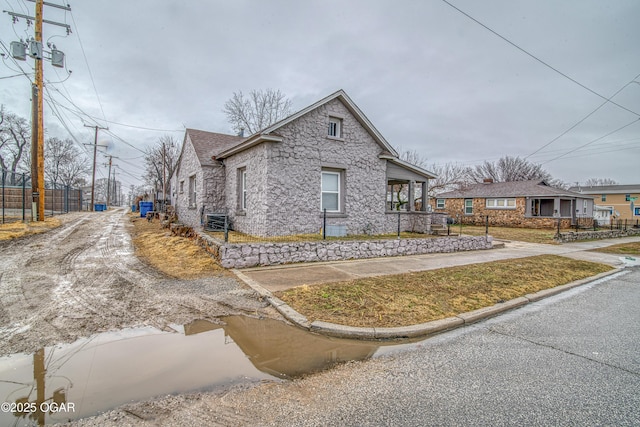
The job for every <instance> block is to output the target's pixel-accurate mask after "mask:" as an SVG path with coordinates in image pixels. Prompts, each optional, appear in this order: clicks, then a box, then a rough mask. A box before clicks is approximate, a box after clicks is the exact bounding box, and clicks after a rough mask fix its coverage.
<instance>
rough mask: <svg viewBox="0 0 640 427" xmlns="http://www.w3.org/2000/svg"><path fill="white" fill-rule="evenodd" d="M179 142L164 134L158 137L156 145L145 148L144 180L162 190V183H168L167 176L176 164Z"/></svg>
mask: <svg viewBox="0 0 640 427" xmlns="http://www.w3.org/2000/svg"><path fill="white" fill-rule="evenodd" d="M178 156H180V144H178V141H176V140H175V138H174V137H172V136H171V135H164V136H162V137H160V138H159V139H158V141H157V142H156V145H154V146H153V147H151V148H148V149H147V150H146V154H145V156H144V160H145V163H146V170H145V175H144V179H145V182H146V183H147V184H148V185H150V186H152V187H153V188H155V189H156V191H159V190H162V183H163V182H165V183H166V185H168V183H169V178H171V175H173V171H174V170H175V168H176V165H177V164H178Z"/></svg>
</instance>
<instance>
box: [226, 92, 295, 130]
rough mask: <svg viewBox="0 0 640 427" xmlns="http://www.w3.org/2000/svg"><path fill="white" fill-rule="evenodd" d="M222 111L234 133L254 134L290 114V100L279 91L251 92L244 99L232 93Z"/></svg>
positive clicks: (239, 94) (241, 94) (242, 96)
mask: <svg viewBox="0 0 640 427" xmlns="http://www.w3.org/2000/svg"><path fill="white" fill-rule="evenodd" d="M222 111H223V112H224V113H225V114H226V115H227V119H228V120H229V123H231V126H232V128H233V130H234V131H235V132H238V133H240V134H241V133H242V132H243V131H247V132H248V133H249V134H254V133H256V132H258V131H259V130H262V129H264V128H266V127H269V126H271V125H272V124H274V123H276V122H277V121H279V120H282V119H284V118H285V117H287V116H289V115H290V114H291V100H289V99H287V97H286V96H285V95H284V94H283V93H282V92H280V91H279V90H273V89H267V90H252V91H251V92H249V96H248V97H245V96H244V94H243V93H242V91H238V92H234V93H233V96H232V97H231V99H229V100H228V101H227V102H225V104H224V108H223V109H222Z"/></svg>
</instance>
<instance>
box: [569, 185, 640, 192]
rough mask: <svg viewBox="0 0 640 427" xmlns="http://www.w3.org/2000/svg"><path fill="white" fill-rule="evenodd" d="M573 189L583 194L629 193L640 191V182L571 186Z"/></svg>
mask: <svg viewBox="0 0 640 427" xmlns="http://www.w3.org/2000/svg"><path fill="white" fill-rule="evenodd" d="M569 190H571V191H577V192H579V193H583V194H629V193H640V184H631V185H590V186H586V185H585V186H580V187H571V188H569Z"/></svg>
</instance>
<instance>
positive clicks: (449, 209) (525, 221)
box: [431, 179, 594, 228]
mask: <svg viewBox="0 0 640 427" xmlns="http://www.w3.org/2000/svg"><path fill="white" fill-rule="evenodd" d="M431 206H432V209H433V211H434V212H446V214H447V215H448V216H450V217H452V218H455V219H456V220H458V221H461V222H462V223H464V224H476V225H483V224H484V223H485V221H486V217H487V216H488V217H489V222H490V224H491V225H498V226H508V227H523V228H553V227H557V225H558V219H560V220H561V226H562V227H563V228H567V227H570V226H572V225H575V224H576V221H581V223H584V224H587V223H588V222H589V221H590V220H592V218H593V206H594V203H593V197H590V196H587V195H584V194H579V193H575V192H572V191H568V190H564V189H561V188H555V187H551V186H550V185H548V184H547V183H546V182H544V181H539V180H534V181H517V182H493V181H492V180H490V179H487V180H485V182H483V183H482V184H473V185H470V186H468V187H466V188H463V189H461V190H455V191H449V192H446V193H442V194H439V195H438V196H437V197H436V198H434V199H433V200H431Z"/></svg>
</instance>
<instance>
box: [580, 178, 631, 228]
mask: <svg viewBox="0 0 640 427" xmlns="http://www.w3.org/2000/svg"><path fill="white" fill-rule="evenodd" d="M570 190H572V191H575V192H577V193H580V194H585V195H588V196H591V197H593V198H594V202H595V204H596V206H599V207H600V208H602V209H608V210H609V213H610V217H611V219H614V220H616V219H621V220H625V219H627V220H638V219H640V184H633V185H597V186H596V185H594V186H588V187H571V188H570Z"/></svg>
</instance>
